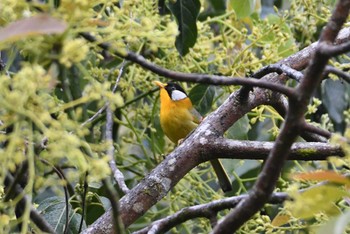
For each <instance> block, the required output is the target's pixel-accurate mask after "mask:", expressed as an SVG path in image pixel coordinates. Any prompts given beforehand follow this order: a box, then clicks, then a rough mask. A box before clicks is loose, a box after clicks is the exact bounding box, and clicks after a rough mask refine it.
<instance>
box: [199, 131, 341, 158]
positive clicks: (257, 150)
mask: <svg viewBox="0 0 350 234" xmlns="http://www.w3.org/2000/svg"><path fill="white" fill-rule="evenodd" d="M273 146H274V142H262V141H237V140H231V139H226V138H223V137H219V138H216V139H213V140H212V141H210V142H209V143H207V145H206V147H205V150H206V151H208V154H207V155H208V157H205V159H206V160H210V159H214V157H217V156H218V155H219V156H220V158H231V159H246V160H250V159H252V160H266V159H267V157H268V155H269V153H270V151H271V150H272V149H273ZM330 156H338V157H344V156H345V154H344V152H343V150H342V149H341V147H340V146H332V145H329V144H328V143H320V142H310V143H309V142H298V143H294V144H293V145H292V147H291V150H290V154H289V156H288V160H301V161H314V160H326V159H327V158H328V157H330Z"/></svg>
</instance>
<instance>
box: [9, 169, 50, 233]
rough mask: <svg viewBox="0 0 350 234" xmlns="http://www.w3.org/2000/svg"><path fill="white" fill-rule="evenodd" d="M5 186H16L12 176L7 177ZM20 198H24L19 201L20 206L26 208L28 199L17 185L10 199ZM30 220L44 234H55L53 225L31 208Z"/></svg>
mask: <svg viewBox="0 0 350 234" xmlns="http://www.w3.org/2000/svg"><path fill="white" fill-rule="evenodd" d="M4 184H5V187H7V186H9V185H10V184H14V178H13V177H12V175H10V174H7V175H6V178H5V183H4ZM18 196H21V197H22V198H21V199H20V201H19V203H20V205H21V206H25V205H26V204H27V200H28V199H27V197H26V195H25V194H24V192H23V189H22V188H21V187H20V186H19V185H18V184H16V185H15V186H14V189H13V194H12V196H11V197H10V199H13V198H15V197H18ZM30 219H31V220H32V221H33V223H34V224H35V225H36V226H37V227H38V228H39V229H40V230H41V231H42V232H47V233H55V230H54V229H53V228H52V227H51V225H50V224H49V223H48V222H47V221H46V220H45V219H44V218H43V217H42V216H41V215H40V214H39V212H38V211H37V210H36V209H34V208H33V207H31V208H30Z"/></svg>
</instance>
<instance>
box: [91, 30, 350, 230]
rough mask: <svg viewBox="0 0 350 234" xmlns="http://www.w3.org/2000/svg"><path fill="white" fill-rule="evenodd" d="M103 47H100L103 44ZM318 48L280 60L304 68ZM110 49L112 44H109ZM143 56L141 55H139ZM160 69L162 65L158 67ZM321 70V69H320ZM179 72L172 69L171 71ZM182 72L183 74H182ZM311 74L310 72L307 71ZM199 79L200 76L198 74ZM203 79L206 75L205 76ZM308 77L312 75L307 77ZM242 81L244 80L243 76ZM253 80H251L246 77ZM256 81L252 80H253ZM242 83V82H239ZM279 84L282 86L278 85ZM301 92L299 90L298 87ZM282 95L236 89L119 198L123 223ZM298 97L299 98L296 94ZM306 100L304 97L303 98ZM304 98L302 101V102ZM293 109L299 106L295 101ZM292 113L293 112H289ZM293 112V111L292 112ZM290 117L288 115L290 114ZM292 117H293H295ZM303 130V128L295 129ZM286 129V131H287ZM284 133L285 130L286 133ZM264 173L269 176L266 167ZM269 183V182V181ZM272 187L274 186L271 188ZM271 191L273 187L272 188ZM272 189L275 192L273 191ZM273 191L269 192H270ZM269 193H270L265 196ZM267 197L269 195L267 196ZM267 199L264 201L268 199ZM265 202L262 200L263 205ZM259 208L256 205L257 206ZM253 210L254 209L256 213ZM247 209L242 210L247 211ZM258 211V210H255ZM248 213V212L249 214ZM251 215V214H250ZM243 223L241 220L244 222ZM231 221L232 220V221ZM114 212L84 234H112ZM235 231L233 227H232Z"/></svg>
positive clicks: (345, 37) (274, 78)
mask: <svg viewBox="0 0 350 234" xmlns="http://www.w3.org/2000/svg"><path fill="white" fill-rule="evenodd" d="M338 38H339V39H338V40H337V43H342V42H344V41H349V40H350V29H349V28H347V29H344V30H342V32H341V33H340V34H339V37H338ZM101 45H102V46H106V45H105V44H101ZM102 46H101V47H102ZM316 47H317V43H314V44H312V45H311V46H310V47H307V48H305V49H304V50H302V51H300V52H299V53H296V54H295V55H293V56H291V57H288V58H286V59H284V60H282V61H280V62H279V63H283V64H286V65H287V66H289V67H291V68H293V69H296V70H301V69H304V68H305V67H306V65H307V64H308V63H309V60H310V58H311V55H312V53H313V52H314V51H315V49H316ZM107 48H109V47H107ZM130 53H131V52H128V53H122V54H118V55H119V56H121V57H123V58H126V59H131V57H130V56H127V55H128V54H130ZM137 58H140V57H137ZM131 61H133V62H135V63H138V64H140V65H141V66H143V67H145V68H146V69H149V70H151V71H153V72H155V73H156V74H159V75H164V76H166V77H171V78H172V79H176V80H182V81H191V82H195V81H197V80H194V79H192V80H191V79H187V78H186V77H187V76H186V77H180V76H179V77H177V78H179V79H177V78H174V77H173V76H168V75H169V74H166V73H160V72H159V71H158V70H154V69H153V66H155V65H154V64H151V63H149V62H148V63H147V64H148V65H149V66H150V67H147V66H144V64H143V63H141V62H140V61H139V60H131ZM158 68H159V67H158ZM321 72H322V71H321ZM174 73H175V74H179V73H176V72H173V73H172V74H174ZM181 74H183V73H180V75H181ZM308 76H310V74H308ZM196 77H197V78H198V76H196ZM202 78H203V77H202ZM308 79H309V78H308ZM240 80H243V79H240ZM247 80H250V79H247ZM252 80H253V79H252ZM262 80H263V81H264V82H269V83H274V84H279V85H281V84H284V82H285V79H284V78H282V79H281V76H278V75H275V74H269V75H267V76H265V77H264V78H262ZM198 81H200V82H202V83H204V82H205V83H208V84H216V85H218V84H219V83H217V82H216V81H215V80H214V79H203V80H200V79H199V78H198ZM258 81H260V80H258ZM240 84H243V83H240ZM244 84H245V85H250V84H252V83H244ZM278 87H279V86H278ZM298 91H300V90H298ZM280 97H281V94H279V93H275V92H272V91H270V90H266V89H261V88H254V90H253V91H252V92H250V93H248V96H247V98H246V99H245V98H244V99H242V98H240V92H239V91H237V92H234V93H233V94H231V95H230V96H229V98H228V99H227V100H226V101H225V102H224V103H223V104H222V105H221V106H220V107H219V108H218V109H217V110H216V111H214V112H213V113H212V114H210V115H209V116H207V117H206V118H205V119H204V121H203V122H202V123H201V124H200V126H199V127H198V128H197V129H196V130H195V131H194V132H193V133H192V134H191V135H190V136H189V137H188V138H187V139H186V140H185V141H184V142H183V143H182V144H181V145H180V146H178V147H177V148H176V149H175V150H174V151H173V152H172V153H170V154H169V155H168V156H167V157H166V158H165V160H164V161H163V162H162V163H161V164H159V165H158V166H157V167H156V168H155V169H154V170H153V171H152V172H151V173H150V174H149V175H147V176H146V177H145V178H144V179H143V180H142V181H141V182H140V183H139V184H138V185H137V186H136V187H134V188H133V189H132V190H131V191H130V192H129V193H128V194H126V195H125V196H124V197H123V198H121V200H120V214H121V218H122V220H123V223H124V225H125V226H126V227H127V226H129V225H130V224H132V223H133V222H134V221H135V220H136V219H137V218H139V217H140V216H141V215H143V214H144V213H145V212H146V211H147V210H148V209H149V208H150V207H152V206H153V205H154V204H155V203H156V202H158V201H159V200H160V199H162V198H163V197H164V196H165V195H166V194H167V193H168V192H169V190H170V189H171V188H172V187H173V186H175V185H176V183H177V182H178V181H179V180H180V179H181V178H183V176H184V175H185V174H186V173H187V172H188V171H190V170H191V169H192V168H193V167H195V166H196V165H198V164H199V163H201V162H204V161H206V160H207V159H209V157H211V156H210V155H209V154H208V152H205V151H203V150H202V149H203V145H205V143H207V142H206V141H208V142H210V141H209V139H214V138H218V137H222V135H223V133H224V132H225V131H226V130H227V129H228V128H229V127H230V126H232V124H233V123H235V122H236V121H237V120H238V119H239V118H241V117H242V116H243V115H244V114H246V113H247V112H248V111H250V110H251V109H253V108H254V107H257V106H259V105H263V104H264V105H274V104H276V102H278V100H280ZM297 99H299V97H297ZM304 99H306V98H305V97H303V99H302V100H304ZM304 104H305V101H303V105H304ZM292 105H294V107H293V108H299V106H298V105H296V104H293V103H292ZM303 110H304V108H302V110H298V111H297V112H296V113H298V116H299V115H300V113H303V112H302V111H303ZM288 113H290V112H288ZM289 115H290V114H289ZM287 116H288V114H287ZM292 117H293V116H292ZM292 120H293V118H292V119H291V116H289V117H288V120H287V121H288V122H290V121H292ZM296 129H297V130H300V128H296ZM284 131H286V130H284ZM289 131H295V129H294V128H293V126H291V127H290V128H289V129H288V132H289ZM284 134H285V133H284ZM294 139H295V137H294V138H293V139H292V140H291V141H290V140H288V141H287V142H289V141H290V145H289V146H288V144H287V145H285V144H282V143H281V138H280V139H278V140H277V141H276V145H279V148H281V147H282V148H283V147H287V148H286V149H287V151H288V150H289V148H290V146H291V145H292V143H293V140H294ZM284 151H285V149H283V152H282V153H284V154H285V155H288V154H287V153H286V152H284ZM272 154H273V155H278V151H276V150H274V152H273V153H272ZM281 161H282V162H281V163H279V164H278V165H276V167H269V169H270V170H275V169H276V168H277V169H276V170H277V173H276V174H277V175H274V178H273V180H272V181H274V180H276V177H278V174H279V171H280V169H279V168H280V166H281V164H283V162H284V158H282V159H281ZM262 174H264V175H266V170H265V172H263V173H262ZM266 182H269V181H268V180H267V181H266ZM273 186H274V185H273ZM272 189H273V188H272ZM270 190H271V188H270ZM271 192H272V191H271ZM271 192H270V193H269V194H271ZM265 196H267V195H265ZM267 198H268V196H267ZM267 198H266V199H265V201H266V200H267ZM263 204H264V202H262V203H261V205H260V207H261V206H262V205H263ZM254 210H255V211H256V210H257V207H255V208H254ZM254 210H253V212H254ZM245 212H246V210H245V211H244V212H243V213H245ZM254 213H255V212H254ZM248 216H249V215H248ZM249 217H250V216H249ZM249 217H247V216H246V217H244V220H243V219H242V222H244V221H245V220H247V219H248V218H249ZM242 222H241V223H242ZM230 223H231V222H230ZM111 224H112V214H111V212H110V211H108V212H106V213H105V214H104V215H102V216H101V217H100V218H99V219H98V220H97V221H96V222H94V223H93V224H92V225H91V226H90V227H89V228H88V229H86V230H85V232H84V233H111V231H112V226H111ZM235 226H236V228H238V227H239V224H237V223H236V224H235ZM230 231H231V232H232V229H231V230H230Z"/></svg>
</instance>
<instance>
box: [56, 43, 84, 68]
mask: <svg viewBox="0 0 350 234" xmlns="http://www.w3.org/2000/svg"><path fill="white" fill-rule="evenodd" d="M88 52H89V47H88V45H87V44H86V42H85V41H84V40H83V39H73V40H70V41H65V42H64V44H63V48H62V52H61V55H60V63H62V64H64V65H65V66H66V67H71V66H72V64H73V63H79V62H81V61H82V60H84V59H85V58H86V56H87V54H88Z"/></svg>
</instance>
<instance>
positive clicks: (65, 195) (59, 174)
mask: <svg viewBox="0 0 350 234" xmlns="http://www.w3.org/2000/svg"><path fill="white" fill-rule="evenodd" d="M40 161H41V162H42V163H44V164H46V165H48V166H50V167H51V168H52V169H53V170H54V171H55V173H56V174H57V176H58V177H59V178H60V179H61V180H64V181H65V182H67V183H68V181H67V180H66V178H65V176H64V175H63V173H62V172H61V171H60V170H59V169H57V168H56V167H55V166H54V165H53V164H51V163H50V162H49V161H47V160H46V159H43V158H40ZM63 191H64V201H65V204H66V212H65V213H66V223H65V226H64V231H63V233H64V234H67V233H68V231H69V229H68V227H69V194H68V188H67V185H66V184H64V185H63Z"/></svg>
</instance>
